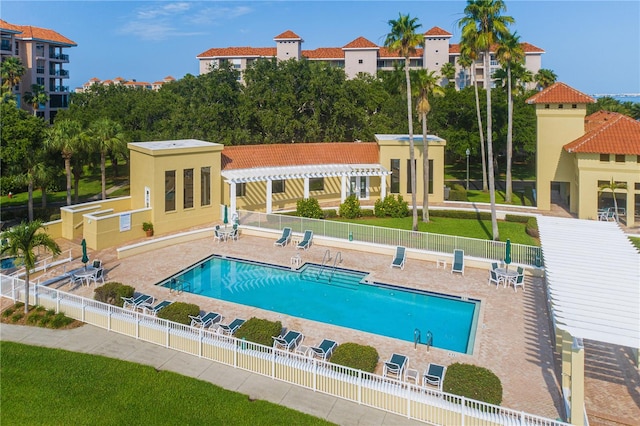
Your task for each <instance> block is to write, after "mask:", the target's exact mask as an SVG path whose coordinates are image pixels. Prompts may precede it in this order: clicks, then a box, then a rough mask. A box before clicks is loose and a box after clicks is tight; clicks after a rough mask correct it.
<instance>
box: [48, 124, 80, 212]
mask: <svg viewBox="0 0 640 426" xmlns="http://www.w3.org/2000/svg"><path fill="white" fill-rule="evenodd" d="M83 138H84V135H83V132H82V126H81V125H80V123H79V122H78V121H75V120H70V119H65V120H60V121H56V122H55V124H54V125H53V127H51V128H50V129H49V135H48V138H47V141H46V144H47V145H48V147H49V148H51V149H55V150H57V151H60V152H61V153H62V158H64V168H65V172H66V173H67V205H68V206H70V205H71V157H73V155H74V154H76V153H77V152H78V151H79V149H80V148H81V147H82V144H83Z"/></svg>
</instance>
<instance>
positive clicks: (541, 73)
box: [535, 68, 558, 89]
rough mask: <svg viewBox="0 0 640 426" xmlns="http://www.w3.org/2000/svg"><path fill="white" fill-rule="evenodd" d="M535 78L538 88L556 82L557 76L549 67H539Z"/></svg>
mask: <svg viewBox="0 0 640 426" xmlns="http://www.w3.org/2000/svg"><path fill="white" fill-rule="evenodd" d="M535 79H536V83H538V89H546V88H547V87H549V86H551V85H552V84H553V83H555V82H556V80H557V79H558V76H557V75H556V73H554V72H553V71H551V70H549V69H546V68H540V69H539V70H538V73H537V74H536V76H535Z"/></svg>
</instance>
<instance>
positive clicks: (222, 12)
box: [190, 6, 253, 25]
mask: <svg viewBox="0 0 640 426" xmlns="http://www.w3.org/2000/svg"><path fill="white" fill-rule="evenodd" d="M251 12H253V9H251V8H250V7H248V6H236V7H207V8H204V9H201V10H200V11H198V13H197V14H194V15H193V16H191V19H190V22H192V23H193V24H196V25H211V24H215V23H216V22H218V21H220V20H227V19H232V18H237V17H240V16H243V15H247V14H249V13H251Z"/></svg>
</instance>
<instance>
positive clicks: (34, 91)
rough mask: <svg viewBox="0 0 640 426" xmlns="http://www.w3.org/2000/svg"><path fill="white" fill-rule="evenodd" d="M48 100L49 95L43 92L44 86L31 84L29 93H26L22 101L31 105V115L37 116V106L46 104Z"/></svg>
mask: <svg viewBox="0 0 640 426" xmlns="http://www.w3.org/2000/svg"><path fill="white" fill-rule="evenodd" d="M48 100H49V95H47V92H45V90H44V86H43V85H41V84H32V85H31V92H27V93H25V94H24V101H25V102H26V103H27V104H29V105H31V108H33V115H34V116H37V115H38V106H40V105H43V104H45V103H47V101H48Z"/></svg>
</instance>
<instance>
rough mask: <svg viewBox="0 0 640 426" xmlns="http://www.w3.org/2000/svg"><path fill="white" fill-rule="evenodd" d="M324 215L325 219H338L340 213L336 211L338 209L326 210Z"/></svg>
mask: <svg viewBox="0 0 640 426" xmlns="http://www.w3.org/2000/svg"><path fill="white" fill-rule="evenodd" d="M322 213H323V214H324V218H325V219H330V218H334V217H338V212H337V211H336V209H326V210H323V212H322Z"/></svg>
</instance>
